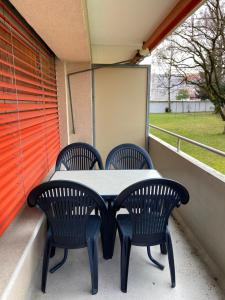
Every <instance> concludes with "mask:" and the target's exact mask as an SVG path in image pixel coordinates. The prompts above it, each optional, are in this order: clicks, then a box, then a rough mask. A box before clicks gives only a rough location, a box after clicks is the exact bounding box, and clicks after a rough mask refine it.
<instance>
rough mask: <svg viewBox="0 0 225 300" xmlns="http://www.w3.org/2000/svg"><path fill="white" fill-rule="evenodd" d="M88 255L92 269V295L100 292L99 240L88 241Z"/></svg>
mask: <svg viewBox="0 0 225 300" xmlns="http://www.w3.org/2000/svg"><path fill="white" fill-rule="evenodd" d="M87 247H88V256H89V263H90V271H91V285H92V289H91V293H92V295H95V294H97V292H98V246H97V240H89V241H88V242H87Z"/></svg>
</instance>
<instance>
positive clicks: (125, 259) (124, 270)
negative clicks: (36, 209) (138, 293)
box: [120, 238, 131, 293]
mask: <svg viewBox="0 0 225 300" xmlns="http://www.w3.org/2000/svg"><path fill="white" fill-rule="evenodd" d="M130 249H131V242H130V239H129V238H122V242H121V263H120V272H121V291H122V292H123V293H126V292H127V280H128V270H129V261H130Z"/></svg>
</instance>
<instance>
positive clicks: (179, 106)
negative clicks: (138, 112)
mask: <svg viewBox="0 0 225 300" xmlns="http://www.w3.org/2000/svg"><path fill="white" fill-rule="evenodd" d="M166 107H168V101H152V100H151V101H150V102H149V111H150V113H164V112H165V108H166ZM171 109H172V112H176V113H182V112H206V111H214V105H213V104H212V102H210V101H199V100H190V101H189V100H185V101H181V100H177V101H171Z"/></svg>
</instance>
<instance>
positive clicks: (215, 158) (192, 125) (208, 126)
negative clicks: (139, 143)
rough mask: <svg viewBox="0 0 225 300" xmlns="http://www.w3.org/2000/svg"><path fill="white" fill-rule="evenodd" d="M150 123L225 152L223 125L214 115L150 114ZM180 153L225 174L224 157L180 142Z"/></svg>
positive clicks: (167, 139) (170, 139)
mask: <svg viewBox="0 0 225 300" xmlns="http://www.w3.org/2000/svg"><path fill="white" fill-rule="evenodd" d="M150 124H152V125H156V126H158V127H161V128H164V129H167V130H169V131H172V132H174V133H177V134H180V135H183V136H185V137H187V138H190V139H192V140H195V141H198V142H200V143H203V144H205V145H208V146H211V147H214V148H217V149H219V150H222V151H224V152H225V134H223V133H222V132H223V128H224V122H223V121H222V120H221V118H220V117H219V116H217V115H215V114H213V113H177V114H175V113H169V114H168V113H164V114H151V115H150ZM150 132H151V133H152V134H154V135H155V136H157V137H159V138H161V139H162V140H164V141H165V142H167V143H169V144H171V145H173V146H175V147H176V143H177V139H176V138H175V137H173V136H170V135H168V134H166V133H163V132H160V131H158V130H156V129H153V128H150ZM181 150H182V151H184V152H186V153H187V154H189V155H191V156H193V157H195V158H197V159H198V160H200V161H202V162H204V163H205V164H207V165H209V166H210V167H212V168H214V169H216V170H217V171H219V172H221V173H223V174H225V158H223V157H222V156H219V155H217V154H214V153H212V152H209V151H207V150H204V149H202V148H199V147H197V146H195V145H192V144H189V143H187V142H184V141H181Z"/></svg>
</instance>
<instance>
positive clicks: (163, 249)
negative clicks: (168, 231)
mask: <svg viewBox="0 0 225 300" xmlns="http://www.w3.org/2000/svg"><path fill="white" fill-rule="evenodd" d="M160 250H161V253H162V254H167V248H166V243H162V244H160Z"/></svg>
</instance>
